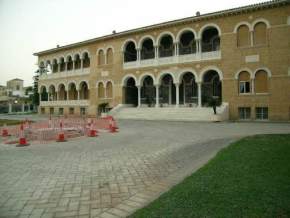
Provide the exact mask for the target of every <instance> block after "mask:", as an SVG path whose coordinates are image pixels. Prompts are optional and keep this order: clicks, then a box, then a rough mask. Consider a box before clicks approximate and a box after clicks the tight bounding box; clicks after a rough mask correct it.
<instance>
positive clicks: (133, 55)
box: [124, 41, 137, 62]
mask: <svg viewBox="0 0 290 218" xmlns="http://www.w3.org/2000/svg"><path fill="white" fill-rule="evenodd" d="M136 60H137V50H136V46H135V43H134V42H132V41H130V42H128V43H127V45H126V46H125V51H124V62H131V61H136Z"/></svg>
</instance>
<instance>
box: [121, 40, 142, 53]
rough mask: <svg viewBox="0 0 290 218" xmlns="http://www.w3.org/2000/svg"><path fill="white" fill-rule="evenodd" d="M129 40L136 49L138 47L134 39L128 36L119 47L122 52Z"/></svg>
mask: <svg viewBox="0 0 290 218" xmlns="http://www.w3.org/2000/svg"><path fill="white" fill-rule="evenodd" d="M130 42H133V43H134V44H135V48H136V49H137V48H138V44H137V42H136V40H135V39H133V38H129V39H126V40H125V41H124V42H123V44H122V47H121V50H122V52H125V48H126V46H127V44H128V43H130Z"/></svg>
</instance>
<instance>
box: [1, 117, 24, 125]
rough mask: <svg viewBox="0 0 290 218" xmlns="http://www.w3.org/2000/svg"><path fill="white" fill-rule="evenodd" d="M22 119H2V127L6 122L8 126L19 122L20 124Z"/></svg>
mask: <svg viewBox="0 0 290 218" xmlns="http://www.w3.org/2000/svg"><path fill="white" fill-rule="evenodd" d="M21 122H23V121H21V120H7V119H0V127H1V126H3V125H4V124H5V123H6V125H7V126H9V125H17V124H20V123H21Z"/></svg>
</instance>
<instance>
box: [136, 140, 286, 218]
mask: <svg viewBox="0 0 290 218" xmlns="http://www.w3.org/2000/svg"><path fill="white" fill-rule="evenodd" d="M131 217H146V218H147V217H174V218H176V217H223V218H224V217H231V218H236V217H257V218H258V217H290V135H259V136H254V137H247V138H244V139H242V140H240V141H237V142H236V143H233V144H231V145H230V146H229V147H227V148H225V149H223V150H222V151H220V152H219V153H218V154H217V155H216V157H215V158H213V159H212V160H211V161H210V162H209V163H208V164H206V165H205V166H204V167H202V168H201V169H199V170H198V171H197V172H195V173H193V174H192V175H191V176H189V177H188V178H186V179H185V180H184V181H183V182H181V183H180V184H178V185H176V186H175V187H173V188H172V189H171V190H170V191H168V192H167V193H164V194H163V195H161V196H160V198H158V199H157V200H155V201H153V202H152V203H151V204H149V205H148V206H147V207H145V208H143V209H140V210H138V211H137V212H136V213H135V214H133V215H132V216H131Z"/></svg>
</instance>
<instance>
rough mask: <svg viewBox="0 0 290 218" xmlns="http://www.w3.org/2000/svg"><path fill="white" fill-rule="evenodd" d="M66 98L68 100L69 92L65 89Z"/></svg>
mask: <svg viewBox="0 0 290 218" xmlns="http://www.w3.org/2000/svg"><path fill="white" fill-rule="evenodd" d="M66 100H67V101H68V100H69V93H68V90H66Z"/></svg>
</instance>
